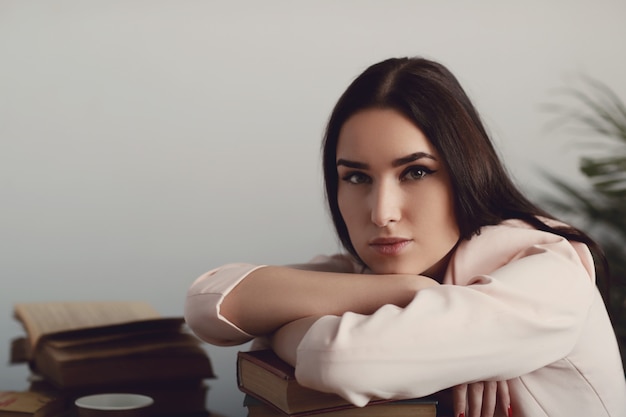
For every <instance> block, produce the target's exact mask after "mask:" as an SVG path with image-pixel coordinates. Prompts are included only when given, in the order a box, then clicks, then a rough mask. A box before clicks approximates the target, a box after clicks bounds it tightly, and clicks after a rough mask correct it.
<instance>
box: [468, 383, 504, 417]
mask: <svg viewBox="0 0 626 417" xmlns="http://www.w3.org/2000/svg"><path fill="white" fill-rule="evenodd" d="M482 385H483V397H482V408H481V410H480V411H479V413H480V414H476V416H480V417H493V415H494V414H495V412H496V402H497V395H498V383H497V382H496V381H488V382H483V383H482ZM470 407H471V406H470ZM471 415H472V413H471V412H470V416H471Z"/></svg>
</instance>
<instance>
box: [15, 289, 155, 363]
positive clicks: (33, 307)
mask: <svg viewBox="0 0 626 417" xmlns="http://www.w3.org/2000/svg"><path fill="white" fill-rule="evenodd" d="M13 311H14V315H15V318H16V319H17V320H19V321H20V322H21V323H22V325H23V326H24V328H25V330H26V334H27V337H28V342H29V345H30V348H31V349H30V350H31V351H33V350H34V347H35V346H36V345H37V341H38V340H39V338H40V337H41V336H42V335H44V334H47V333H53V332H58V331H62V330H74V329H82V328H85V327H93V326H103V325H108V324H118V323H126V322H130V321H136V320H147V319H153V318H159V317H161V316H160V314H159V313H158V311H156V309H155V308H154V307H152V306H151V305H150V304H148V303H145V302H141V301H93V302H89V301H68V302H40V303H18V304H15V305H14V308H13Z"/></svg>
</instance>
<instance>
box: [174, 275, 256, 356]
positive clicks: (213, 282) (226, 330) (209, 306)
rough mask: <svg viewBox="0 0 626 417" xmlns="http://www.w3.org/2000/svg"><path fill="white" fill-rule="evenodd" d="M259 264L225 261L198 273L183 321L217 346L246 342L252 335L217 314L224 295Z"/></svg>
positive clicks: (202, 337)
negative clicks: (222, 264)
mask: <svg viewBox="0 0 626 417" xmlns="http://www.w3.org/2000/svg"><path fill="white" fill-rule="evenodd" d="M261 267H262V265H251V264H244V263H237V264H228V265H224V266H222V267H219V268H216V269H213V270H211V271H209V272H207V273H206V274H203V275H202V276H200V277H199V278H198V279H197V280H196V281H195V282H194V283H193V284H192V285H191V287H190V288H189V291H188V292H187V299H186V302H185V313H184V314H185V321H186V322H187V324H188V325H189V328H190V329H191V330H192V331H193V332H194V333H195V334H196V335H197V336H198V337H199V338H200V339H202V340H204V341H205V342H208V343H211V344H213V345H219V346H232V345H240V344H243V343H246V342H248V341H250V340H252V339H253V338H254V336H252V335H251V334H248V333H246V332H245V331H243V330H241V329H240V328H239V327H237V326H235V325H234V324H233V323H231V322H230V321H229V320H228V319H227V318H226V317H224V316H223V315H222V314H221V313H220V306H221V304H222V301H223V300H224V297H226V295H228V293H229V292H230V291H231V290H232V289H233V288H234V287H235V286H236V285H237V284H238V283H240V282H241V281H242V280H243V279H244V278H246V277H247V276H248V275H249V274H250V273H251V272H252V271H254V270H256V269H258V268H261Z"/></svg>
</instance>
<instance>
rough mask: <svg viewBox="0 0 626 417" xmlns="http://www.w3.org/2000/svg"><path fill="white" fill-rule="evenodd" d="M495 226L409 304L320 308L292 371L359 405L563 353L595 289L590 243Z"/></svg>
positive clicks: (510, 372) (511, 370)
mask: <svg viewBox="0 0 626 417" xmlns="http://www.w3.org/2000/svg"><path fill="white" fill-rule="evenodd" d="M576 245H577V244H572V243H570V242H568V241H567V240H565V239H563V238H561V237H560V236H557V235H554V234H550V233H544V232H540V231H537V230H529V229H527V228H520V227H507V226H493V227H491V229H490V230H484V231H483V232H482V233H481V234H480V235H479V236H477V237H475V238H473V239H472V240H470V241H468V242H465V243H464V244H462V245H460V246H459V248H458V249H457V251H456V253H455V256H454V257H453V259H452V260H451V264H450V266H449V268H448V271H447V273H446V277H445V280H444V284H454V285H441V286H438V287H432V288H428V289H424V290H422V291H419V292H418V294H417V295H416V296H415V298H414V300H413V301H412V302H411V303H410V304H409V305H408V306H406V307H405V308H399V307H397V306H393V305H386V306H383V307H382V308H380V309H379V310H378V311H377V312H375V313H374V314H372V315H369V316H368V315H360V314H355V313H346V314H344V315H343V316H341V317H337V316H324V317H322V318H321V319H319V320H318V321H317V322H315V323H314V324H313V326H312V327H311V328H310V330H309V331H308V332H307V334H306V335H305V337H304V338H303V339H302V342H301V343H300V345H299V346H298V350H297V363H296V377H297V379H298V381H299V382H300V383H301V384H302V385H305V386H308V387H310V388H314V389H317V390H320V391H326V392H334V393H337V394H339V395H341V396H343V397H344V398H346V399H347V400H349V401H351V402H353V403H354V404H356V405H361V406H362V405H365V404H366V403H367V402H368V401H369V400H370V399H371V398H372V397H380V398H412V397H420V396H424V395H429V394H432V393H434V392H437V391H439V390H441V389H444V388H447V387H451V386H455V385H458V384H460V383H466V382H472V381H486V380H508V379H511V378H514V377H517V376H520V375H523V374H526V373H529V372H531V371H533V370H536V369H538V368H540V367H543V366H545V365H547V364H550V363H552V362H554V361H555V360H557V359H560V358H563V357H565V356H566V355H567V354H568V353H569V352H570V351H571V349H572V348H573V346H574V344H575V342H576V340H577V338H578V336H579V334H580V332H581V328H582V326H583V323H584V320H585V317H586V315H587V313H588V310H589V308H590V306H591V304H592V300H593V297H594V294H595V291H596V288H595V284H594V279H595V278H594V276H593V262H592V260H591V255H590V254H589V252H588V250H587V248H586V246H584V245H578V246H576Z"/></svg>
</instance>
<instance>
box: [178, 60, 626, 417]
mask: <svg viewBox="0 0 626 417" xmlns="http://www.w3.org/2000/svg"><path fill="white" fill-rule="evenodd" d="M323 159H324V160H323V164H324V177H325V185H326V196H327V199H328V203H329V207H330V212H331V214H332V218H333V222H334V225H335V228H336V230H337V233H338V235H339V238H340V240H341V242H342V244H343V246H344V247H345V249H346V250H347V254H346V255H336V256H334V257H330V258H327V259H325V260H323V261H321V262H318V263H311V264H308V265H300V266H292V267H275V266H255V265H249V264H231V265H226V266H223V267H221V268H217V269H214V270H212V271H209V272H208V273H206V274H205V275H203V276H201V277H200V278H198V280H196V282H195V283H194V284H193V285H192V287H191V288H190V290H189V293H188V297H187V303H186V307H185V315H186V319H187V322H188V323H189V325H190V327H191V328H192V329H193V331H194V332H195V333H196V334H197V335H198V336H199V337H200V338H202V339H204V340H206V341H207V342H209V343H213V344H222V345H228V344H231V345H232V344H239V343H244V342H246V341H248V340H250V339H252V338H253V337H259V336H266V337H267V338H266V339H267V340H269V342H270V343H271V346H272V347H273V348H274V349H275V350H276V352H277V353H278V354H279V355H280V356H281V357H283V358H284V359H285V360H287V361H289V362H290V363H292V364H293V365H294V366H295V367H296V377H297V378H298V381H299V382H300V383H301V384H303V385H306V386H309V387H311V388H314V389H318V390H321V391H327V392H335V393H337V394H339V395H341V396H343V397H344V398H346V399H348V400H350V401H352V402H353V403H354V404H357V405H365V404H366V403H367V402H368V401H369V400H370V399H371V398H372V397H374V396H377V397H381V398H411V397H419V396H425V395H429V394H432V393H435V392H438V391H440V390H443V389H446V388H449V387H454V386H456V387H457V388H456V389H455V391H454V392H455V404H454V407H455V415H459V416H462V415H465V413H467V414H468V416H479V415H492V414H493V413H494V412H495V413H496V414H497V415H507V414H508V415H512V414H513V413H514V414H515V416H550V417H555V416H568V417H570V416H594V417H599V416H612V417H617V416H620V417H622V416H626V383H625V381H624V373H623V369H622V364H621V362H620V357H619V352H618V347H617V343H616V339H615V335H614V333H613V329H612V327H611V324H610V321H609V318H608V315H607V313H606V309H605V307H604V304H603V302H602V298H601V296H600V294H599V292H598V290H597V288H596V286H595V271H594V264H593V258H592V256H591V253H590V250H589V248H591V249H593V250H594V251H597V254H598V256H600V257H601V253H600V252H599V251H598V248H597V246H596V245H595V244H594V242H593V241H592V240H591V239H590V238H589V237H587V236H586V235H585V234H584V233H583V232H581V231H579V230H577V229H575V228H572V227H569V226H567V225H565V224H563V223H560V222H558V221H557V220H555V219H554V218H553V217H551V216H550V215H549V214H548V213H545V212H544V211H542V210H540V209H539V208H537V207H536V206H535V205H533V204H532V203H531V202H530V201H528V200H527V199H526V198H525V197H524V196H523V195H522V194H521V193H520V192H519V190H518V189H517V188H516V187H515V185H514V184H513V183H512V181H511V180H510V179H509V177H508V175H507V173H506V171H505V169H504V168H503V166H502V164H501V162H500V161H499V159H498V157H497V154H496V152H495V150H494V148H493V146H492V144H491V141H490V139H489V137H488V135H487V133H486V131H485V129H484V127H483V125H482V122H481V120H480V118H479V116H478V114H477V112H476V110H475V109H474V107H473V105H472V104H471V102H470V100H469V98H468V97H467V95H466V94H465V92H464V91H463V89H462V87H461V86H460V85H459V83H458V81H457V80H456V78H455V77H454V76H453V75H452V74H451V73H450V72H449V71H448V70H447V69H446V68H445V67H443V66H442V65H440V64H438V63H435V62H432V61H429V60H426V59H421V58H412V59H409V58H402V59H389V60H386V61H383V62H380V63H378V64H375V65H373V66H371V67H370V68H368V69H367V70H366V71H365V72H364V73H362V74H361V75H360V76H359V77H358V78H356V79H355V80H354V81H353V83H352V84H351V85H350V86H349V87H348V89H347V90H346V91H345V92H344V94H343V95H342V96H341V98H340V99H339V101H338V103H337V105H336V106H335V108H334V110H333V113H332V115H331V117H330V120H329V123H328V127H327V130H326V136H325V140H324V156H323ZM480 381H486V382H484V383H482V382H480ZM495 381H508V382H506V383H503V382H499V383H496V382H495ZM466 384H469V387H470V389H469V391H466V387H467V386H468V385H466ZM507 390H509V391H510V402H509V393H508V392H507ZM496 391H497V392H498V398H499V402H500V406H499V407H498V408H497V409H495V402H496V396H495V393H496ZM466 392H467V394H466ZM494 410H495V411H494ZM481 413H482V414H481Z"/></svg>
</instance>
